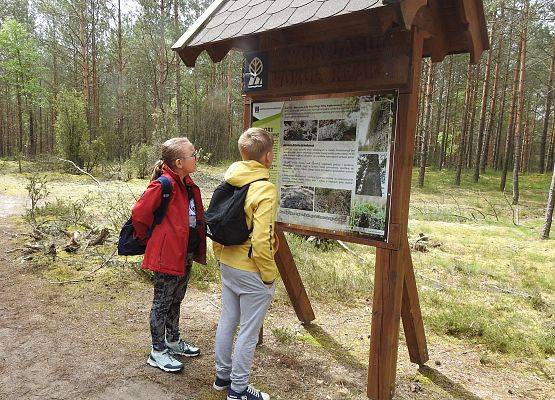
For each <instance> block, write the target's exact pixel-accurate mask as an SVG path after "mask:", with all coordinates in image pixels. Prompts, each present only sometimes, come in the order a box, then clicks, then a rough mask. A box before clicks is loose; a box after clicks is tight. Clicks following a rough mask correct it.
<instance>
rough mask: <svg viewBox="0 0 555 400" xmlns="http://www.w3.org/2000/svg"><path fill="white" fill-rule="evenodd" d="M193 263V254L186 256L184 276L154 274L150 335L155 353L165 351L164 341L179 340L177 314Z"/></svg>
mask: <svg viewBox="0 0 555 400" xmlns="http://www.w3.org/2000/svg"><path fill="white" fill-rule="evenodd" d="M192 263H193V254H188V255H187V265H186V268H185V271H186V273H185V276H175V275H168V274H163V273H160V272H155V273H154V278H153V282H154V298H153V300H152V309H151V310H150V333H151V335H152V348H153V349H154V350H155V351H163V350H165V349H166V347H167V346H166V340H167V341H168V342H175V341H177V340H179V337H180V335H179V313H180V308H181V301H182V300H183V298H184V297H185V292H186V291H187V284H188V283H189V275H190V272H191V266H192Z"/></svg>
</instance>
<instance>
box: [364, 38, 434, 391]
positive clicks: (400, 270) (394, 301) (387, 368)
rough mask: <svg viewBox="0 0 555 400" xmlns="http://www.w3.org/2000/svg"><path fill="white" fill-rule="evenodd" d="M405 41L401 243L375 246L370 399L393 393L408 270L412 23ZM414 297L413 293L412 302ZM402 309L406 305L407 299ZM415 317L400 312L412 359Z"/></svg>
mask: <svg viewBox="0 0 555 400" xmlns="http://www.w3.org/2000/svg"><path fill="white" fill-rule="evenodd" d="M411 41H412V47H411V48H412V60H411V66H410V74H409V76H410V79H411V84H410V85H409V90H408V91H407V92H406V93H400V94H399V111H398V121H397V132H396V136H395V152H394V156H393V183H392V191H391V211H390V218H391V220H390V222H391V223H394V224H398V225H399V227H400V240H401V244H400V248H399V249H398V250H391V249H383V248H378V249H376V272H375V274H376V278H375V281H374V300H373V306H372V331H371V339H370V363H369V370H368V389H367V394H368V397H370V398H371V399H374V400H389V399H391V398H392V397H393V394H394V393H395V376H396V370H397V351H398V345H399V325H400V320H401V308H402V303H403V290H404V287H405V280H406V279H405V272H406V271H407V270H409V271H412V269H411V265H410V248H409V246H408V241H407V239H406V238H407V225H408V212H409V201H410V189H411V178H412V160H413V154H414V136H415V130H416V118H417V114H418V88H419V85H420V68H421V64H422V50H423V44H424V37H423V34H422V32H421V31H420V30H419V29H418V28H413V30H412V37H411ZM409 273H410V272H409ZM409 281H410V279H409ZM414 296H416V301H415V300H414ZM407 297H409V299H412V300H413V301H412V304H413V306H416V305H418V300H417V299H418V297H417V293H416V291H415V290H413V288H412V286H410V285H407ZM406 308H408V310H410V309H411V308H410V304H409V305H408V306H407V307H406ZM418 317H419V312H418V313H416V312H415V313H414V315H413V314H411V313H407V315H406V319H407V326H409V327H414V334H412V333H411V334H410V337H411V340H410V342H408V343H410V346H412V347H411V354H414V355H415V358H418V357H417V355H422V356H423V355H424V353H425V350H423V349H418V348H415V347H414V346H417V345H418V344H419V343H421V342H418V340H416V338H422V337H423V334H424V333H423V330H422V332H420V331H418V330H419V329H420V327H421V326H422V325H421V324H419V323H418V321H417V320H416V319H415V318H418ZM417 331H418V332H417ZM411 332H412V331H411ZM424 344H425V341H424ZM417 350H418V351H417ZM424 358H426V357H422V359H424Z"/></svg>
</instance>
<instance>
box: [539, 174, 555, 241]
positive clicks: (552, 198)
mask: <svg viewBox="0 0 555 400" xmlns="http://www.w3.org/2000/svg"><path fill="white" fill-rule="evenodd" d="M554 205H555V165H554V166H553V176H552V177H551V186H550V187H549V197H548V199H547V207H546V210H545V223H544V225H543V229H542V236H541V237H542V239H548V238H549V232H550V230H551V222H552V221H553V206H554Z"/></svg>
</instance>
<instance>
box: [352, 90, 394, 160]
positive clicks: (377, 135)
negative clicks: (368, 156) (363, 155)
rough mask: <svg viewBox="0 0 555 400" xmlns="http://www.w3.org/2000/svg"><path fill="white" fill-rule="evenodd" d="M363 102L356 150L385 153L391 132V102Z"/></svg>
mask: <svg viewBox="0 0 555 400" xmlns="http://www.w3.org/2000/svg"><path fill="white" fill-rule="evenodd" d="M379 99H380V100H376V101H372V102H365V103H363V104H362V105H361V111H360V115H361V118H360V120H359V126H358V150H359V151H373V152H387V151H388V150H389V142H390V140H391V139H390V138H391V137H392V130H393V111H392V110H393V107H392V104H393V103H392V100H391V99H387V98H383V97H380V98H379Z"/></svg>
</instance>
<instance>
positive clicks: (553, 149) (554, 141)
mask: <svg viewBox="0 0 555 400" xmlns="http://www.w3.org/2000/svg"><path fill="white" fill-rule="evenodd" d="M554 153H555V121H553V124H552V125H551V142H550V144H549V151H548V153H547V162H548V164H547V165H553V161H554V159H555V157H554Z"/></svg>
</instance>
